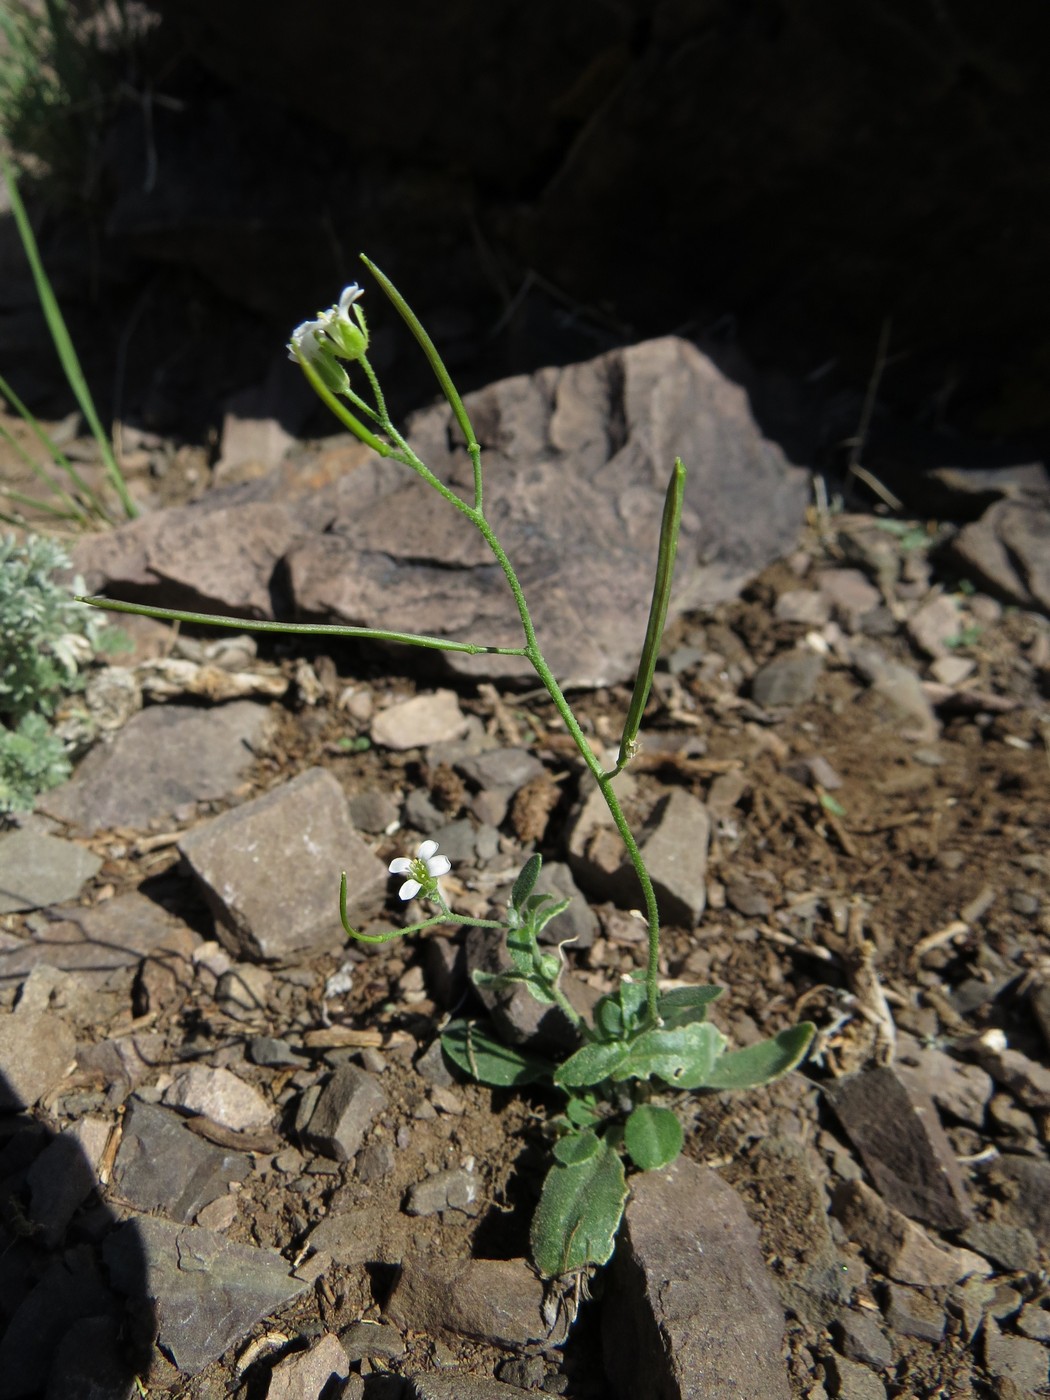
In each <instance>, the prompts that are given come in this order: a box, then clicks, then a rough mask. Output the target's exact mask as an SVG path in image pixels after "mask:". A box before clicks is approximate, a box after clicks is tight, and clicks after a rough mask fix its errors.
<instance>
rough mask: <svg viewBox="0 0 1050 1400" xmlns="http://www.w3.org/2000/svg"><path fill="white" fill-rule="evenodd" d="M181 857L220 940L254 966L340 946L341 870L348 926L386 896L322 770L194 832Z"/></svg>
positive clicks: (382, 870) (377, 864)
mask: <svg viewBox="0 0 1050 1400" xmlns="http://www.w3.org/2000/svg"><path fill="white" fill-rule="evenodd" d="M179 850H180V851H181V852H182V854H183V856H184V857H185V859H186V861H187V864H188V865H189V868H190V870H191V872H192V874H193V876H194V878H195V879H196V881H197V883H198V885H199V886H200V888H201V890H202V892H203V894H204V897H205V899H206V900H207V901H208V904H209V905H210V906H211V908H212V910H213V912H214V913H215V916H216V920H217V924H218V928H219V930H220V933H221V936H222V937H223V940H224V942H226V944H227V946H228V947H230V949H231V950H232V951H235V952H237V953H239V954H241V955H243V956H247V957H249V958H264V959H275V958H281V957H285V956H288V955H290V954H292V953H296V952H301V951H302V950H303V949H304V948H308V949H312V950H321V949H332V948H335V947H339V946H341V945H342V944H343V942H344V941H345V936H344V934H343V932H342V930H341V928H340V926H339V914H338V903H339V872H340V870H345V871H346V872H347V878H348V890H349V894H348V907H349V909H350V914H351V917H352V918H355V917H360V916H361V915H362V914H365V913H373V912H375V911H376V910H378V909H379V908H380V906H381V905H382V902H383V898H384V896H385V894H386V884H387V872H386V867H385V866H384V865H383V863H382V861H380V860H379V859H378V858H377V857H376V856H374V855H373V854H372V852H371V851H370V850H369V849H368V847H367V846H366V845H365V844H364V842H363V841H362V840H361V838H360V837H359V836H358V835H357V833H356V832H355V831H354V829H353V827H352V826H351V825H350V821H349V817H348V815H347V810H346V798H345V797H344V796H343V791H342V789H341V788H340V786H339V784H338V783H337V782H336V780H335V778H333V777H332V775H331V774H330V773H328V772H326V771H324V770H323V769H319V768H311V769H308V770H307V771H306V772H305V773H300V774H299V776H298V777H296V778H292V779H291V781H290V782H287V783H284V784H282V785H281V786H280V787H278V788H274V789H273V790H272V791H270V792H268V793H266V794H265V795H264V796H263V797H258V798H256V799H255V800H254V801H252V802H246V803H245V804H244V805H243V806H242V807H235V808H233V809H232V810H231V811H229V812H224V813H223V814H222V816H219V817H215V818H214V819H213V820H212V821H209V822H204V823H202V824H201V825H200V826H197V827H195V828H194V829H193V830H192V831H190V832H187V833H186V834H185V835H184V836H183V837H182V838H181V839H180V841H179Z"/></svg>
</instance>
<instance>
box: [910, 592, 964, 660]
mask: <svg viewBox="0 0 1050 1400" xmlns="http://www.w3.org/2000/svg"><path fill="white" fill-rule="evenodd" d="M960 630H961V623H960V621H959V604H958V601H957V599H955V598H954V597H952V596H951V595H950V594H947V593H941V594H938V596H937V597H935V598H931V599H930V601H929V602H928V603H923V605H922V607H921V608H919V609H918V610H917V611H916V612H913V613H912V615H911V617H909V618H908V635H909V636H910V637H911V639H912V641H913V642H914V643H915V645H916V646H917V647H918V648H919V650H920V651H922V652H925V653H926V655H927V656H930V657H938V656H940V657H944V656H950V655H951V647H950V646H949V645H948V642H949V640H950V639H951V638H953V637H956V636H958V634H959V631H960Z"/></svg>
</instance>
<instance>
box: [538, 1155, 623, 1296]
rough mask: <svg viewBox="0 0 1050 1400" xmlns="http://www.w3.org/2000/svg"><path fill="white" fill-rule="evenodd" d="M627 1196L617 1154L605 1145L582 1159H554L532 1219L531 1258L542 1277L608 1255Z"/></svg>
mask: <svg viewBox="0 0 1050 1400" xmlns="http://www.w3.org/2000/svg"><path fill="white" fill-rule="evenodd" d="M626 1200H627V1182H626V1180H625V1178H624V1173H623V1162H622V1161H621V1160H620V1156H619V1153H617V1152H615V1151H614V1150H613V1149H612V1148H611V1147H609V1146H608V1145H607V1144H606V1143H604V1142H602V1143H599V1146H598V1151H597V1152H595V1153H594V1155H593V1156H591V1157H588V1158H587V1160H586V1161H585V1162H578V1163H576V1164H574V1165H573V1166H562V1165H561V1164H560V1163H558V1162H556V1163H555V1164H554V1166H553V1167H551V1169H550V1171H549V1172H548V1173H547V1179H546V1180H545V1181H544V1183H543V1191H542V1193H541V1195H540V1201H539V1205H538V1206H537V1207H536V1214H535V1215H534V1216H533V1217H532V1230H531V1239H532V1257H533V1260H534V1261H535V1264H536V1267H537V1268H538V1269H539V1271H540V1273H541V1274H543V1275H544V1277H545V1278H556V1277H558V1275H559V1274H567V1273H571V1272H572V1270H573V1269H582V1268H585V1267H586V1266H587V1265H588V1264H605V1263H607V1262H608V1260H609V1259H610V1258H611V1257H612V1252H613V1247H614V1244H615V1241H616V1231H617V1230H618V1229H619V1226H620V1220H621V1218H622V1217H623V1208H624V1203H625V1202H626Z"/></svg>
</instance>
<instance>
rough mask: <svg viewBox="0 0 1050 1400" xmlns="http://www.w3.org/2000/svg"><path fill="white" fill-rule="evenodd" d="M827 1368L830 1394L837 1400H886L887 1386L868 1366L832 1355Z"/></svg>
mask: <svg viewBox="0 0 1050 1400" xmlns="http://www.w3.org/2000/svg"><path fill="white" fill-rule="evenodd" d="M827 1368H828V1380H829V1382H830V1384H831V1391H830V1393H831V1394H832V1395H834V1396H836V1397H837V1400H886V1387H885V1385H884V1384H883V1383H882V1381H881V1380H880V1379H879V1377H878V1376H877V1375H876V1374H875V1372H874V1371H869V1370H868V1368H867V1366H860V1365H858V1364H857V1362H856V1361H846V1360H845V1359H844V1358H843V1357H841V1356H835V1355H831V1356H829V1357H828V1359H827Z"/></svg>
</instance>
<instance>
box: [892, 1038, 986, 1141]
mask: <svg viewBox="0 0 1050 1400" xmlns="http://www.w3.org/2000/svg"><path fill="white" fill-rule="evenodd" d="M895 1063H896V1067H897V1068H898V1070H899V1071H900V1075H901V1078H902V1079H903V1081H904V1082H905V1083H906V1084H907V1083H914V1084H915V1085H916V1086H917V1087H918V1088H919V1090H920V1091H921V1092H922V1093H925V1094H928V1095H929V1096H930V1098H932V1099H933V1101H934V1103H935V1104H936V1105H937V1107H938V1108H940V1109H943V1110H944V1112H945V1113H950V1114H951V1115H952V1117H953V1118H958V1119H959V1120H960V1121H961V1122H963V1123H968V1124H970V1126H971V1127H974V1128H983V1126H984V1115H985V1110H986V1109H987V1107H988V1101H989V1100H990V1099H991V1097H992V1091H993V1088H994V1085H993V1083H992V1077H991V1075H990V1074H986V1073H985V1071H984V1070H983V1069H981V1067H980V1066H979V1065H971V1064H967V1063H966V1062H965V1061H963V1060H957V1059H955V1057H954V1056H952V1055H949V1054H948V1053H947V1052H946V1051H944V1050H938V1049H937V1048H936V1047H934V1046H925V1045H922V1044H920V1043H919V1041H917V1040H914V1039H913V1038H912V1037H911V1036H905V1035H899V1036H898V1039H897V1059H896V1062H895Z"/></svg>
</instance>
